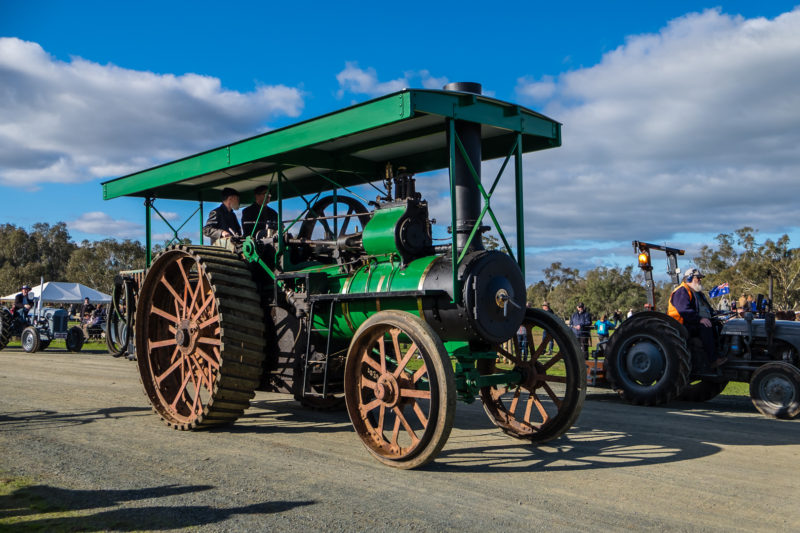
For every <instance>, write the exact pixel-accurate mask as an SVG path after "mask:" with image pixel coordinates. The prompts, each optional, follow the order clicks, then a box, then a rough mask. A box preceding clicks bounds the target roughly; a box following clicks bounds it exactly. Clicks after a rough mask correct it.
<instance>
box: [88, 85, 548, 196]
mask: <svg viewBox="0 0 800 533" xmlns="http://www.w3.org/2000/svg"><path fill="white" fill-rule="evenodd" d="M454 118H457V119H460V120H468V121H473V122H479V123H481V124H483V125H484V127H483V128H482V129H483V130H484V131H485V138H484V142H483V147H482V152H483V157H484V159H493V158H496V157H502V156H503V155H505V152H506V150H507V146H508V145H509V144H510V142H509V139H513V138H514V137H515V136H516V134H517V133H518V134H521V135H522V139H523V142H522V151H523V152H530V151H534V150H541V149H545V148H551V147H555V146H560V144H561V129H560V124H558V123H557V122H555V121H553V120H551V119H549V118H547V117H544V116H543V115H540V114H538V113H536V112H534V111H531V110H529V109H525V108H522V107H519V106H517V105H514V104H510V103H507V102H502V101H499V100H495V99H492V98H488V97H485V96H477V95H466V94H463V93H453V92H449V91H430V90H420V89H408V90H404V91H400V92H397V93H394V94H390V95H387V96H384V97H381V98H377V99H375V100H372V101H369V102H366V103H363V104H360V105H356V106H353V107H350V108H347V109H343V110H340V111H337V112H335V113H331V114H328V115H324V116H321V117H318V118H315V119H311V120H308V121H305V122H302V123H299V124H296V125H293V126H288V127H285V128H281V129H278V130H275V131H271V132H269V133H265V134H262V135H259V136H256V137H252V138H249V139H245V140H242V141H239V142H236V143H232V144H230V145H227V146H223V147H220V148H217V149H214V150H209V151H207V152H203V153H200V154H197V155H194V156H191V157H187V158H184V159H181V160H178V161H174V162H171V163H167V164H164V165H160V166H157V167H154V168H151V169H148V170H144V171H141V172H137V173H135V174H131V175H128V176H124V177H121V178H117V179H114V180H110V181H106V182H104V183H103V196H104V198H105V199H107V200H108V199H112V198H117V197H119V196H142V197H145V196H153V195H155V196H157V197H159V198H171V199H193V200H194V199H196V198H197V192H198V190H203V191H210V190H213V189H221V188H222V187H223V186H225V185H229V184H235V185H236V186H237V188H239V189H240V192H241V193H243V194H244V195H246V194H247V193H249V192H251V191H252V190H253V189H255V187H256V186H257V185H259V184H262V183H263V182H264V180H265V179H266V176H268V175H270V174H272V173H274V172H276V171H277V170H279V169H281V168H283V169H292V172H291V173H290V175H289V176H288V177H287V180H289V181H291V182H293V183H294V185H295V191H294V192H293V193H292V194H289V195H287V194H284V198H289V197H291V196H297V195H299V194H305V193H308V192H311V191H319V190H320V183H319V180H318V179H317V177H316V176H315V175H314V170H316V171H319V170H320V169H325V170H327V171H329V177H330V176H332V175H335V177H336V181H337V182H338V185H339V187H347V186H353V185H359V184H364V183H370V182H373V181H378V180H380V179H382V178H383V169H384V166H385V163H386V161H387V160H391V161H392V162H393V163H394V164H395V166H401V165H402V166H406V167H407V169H408V171H409V172H413V173H419V172H424V171H427V170H435V169H440V168H446V167H447V166H448V164H449V150H448V148H449V147H448V146H447V143H446V142H444V136H443V135H441V134H442V133H445V132H446V131H447V128H448V125H447V123H448V121H449V120H450V119H454ZM375 148H382V149H381V150H375ZM383 148H385V149H388V152H387V150H385V149H383ZM198 179H200V181H197V180H198ZM193 180H195V181H193ZM201 181H202V182H201ZM333 188H334V186H333V185H332V184H329V187H328V188H326V189H324V190H329V189H333ZM284 192H287V191H284Z"/></svg>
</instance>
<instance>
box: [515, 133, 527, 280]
mask: <svg viewBox="0 0 800 533" xmlns="http://www.w3.org/2000/svg"><path fill="white" fill-rule="evenodd" d="M514 152H515V153H514V163H515V164H514V182H515V184H516V189H515V191H514V192H515V194H516V197H517V264H518V265H519V269H520V270H521V271H522V273H523V274H524V273H525V203H524V201H523V198H522V135H521V134H517V142H516V143H515V145H514Z"/></svg>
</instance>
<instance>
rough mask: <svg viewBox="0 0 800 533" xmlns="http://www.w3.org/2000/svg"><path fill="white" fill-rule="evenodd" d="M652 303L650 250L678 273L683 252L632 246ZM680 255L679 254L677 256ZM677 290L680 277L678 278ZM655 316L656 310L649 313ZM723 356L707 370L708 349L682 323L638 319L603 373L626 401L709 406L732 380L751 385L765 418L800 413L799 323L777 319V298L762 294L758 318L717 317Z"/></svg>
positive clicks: (610, 349) (613, 343) (619, 339)
mask: <svg viewBox="0 0 800 533" xmlns="http://www.w3.org/2000/svg"><path fill="white" fill-rule="evenodd" d="M634 248H636V249H637V250H638V252H639V266H640V267H641V268H642V270H644V272H645V277H646V278H647V280H648V288H649V289H650V291H651V292H650V304H652V303H653V299H652V274H650V273H651V271H652V268H653V267H652V266H651V264H650V249H659V250H664V251H666V252H667V254H668V257H669V259H670V269H671V272H672V273H676V272H677V271H678V270H677V262H676V256H677V255H683V250H675V249H672V248H664V247H659V246H656V245H651V244H649V243H641V242H639V241H634ZM678 252H680V253H678ZM673 281H674V282H676V283H677V281H678V279H677V277H675V278H673ZM651 309H652V307H651ZM712 323H713V325H714V333H715V335H716V339H717V351H718V355H719V357H724V358H727V362H725V363H724V364H723V365H721V366H720V368H719V369H717V370H702V367H703V365H702V362H703V360H704V358H705V354H704V353H703V347H702V343H701V342H700V340H699V339H697V338H694V337H690V336H689V333H688V331H687V330H686V328H685V327H683V325H682V324H680V323H679V322H678V321H676V320H675V319H673V318H672V317H670V316H668V315H666V314H664V313H659V312H656V311H645V312H643V313H637V314H635V315H634V316H633V317H632V318H630V319H628V320H626V321H625V322H623V323H622V324H621V325H620V327H618V328H617V330H616V331H615V332H614V334H613V335H612V336H611V338H610V339H609V342H608V346H607V348H606V354H605V356H606V357H605V368H604V370H605V374H606V379H608V381H609V384H610V385H611V387H612V388H613V389H615V390H616V391H617V392H618V393H619V394H620V395H621V396H622V397H623V398H625V399H626V400H628V401H630V402H631V403H635V404H643V405H658V404H663V403H666V402H668V401H670V400H672V399H674V398H678V399H682V400H688V401H697V402H704V401H707V400H710V399H712V398H714V397H715V396H717V395H718V394H719V393H721V392H722V391H723V389H724V388H725V386H726V385H727V384H728V382H729V381H740V382H744V383H749V384H750V398H751V400H752V401H753V404H754V405H755V407H756V409H758V410H759V411H760V412H761V413H762V414H764V415H767V416H771V417H775V418H793V417H795V416H797V415H798V414H800V323H798V322H792V321H786V320H776V319H775V313H773V312H772V299H771V298H764V296H763V295H760V294H759V295H758V298H757V304H756V311H755V312H752V311H748V312H746V313H745V314H744V318H734V317H733V315H732V314H731V313H727V314H720V315H717V316H715V317H713V318H712Z"/></svg>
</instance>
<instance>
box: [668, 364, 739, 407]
mask: <svg viewBox="0 0 800 533" xmlns="http://www.w3.org/2000/svg"><path fill="white" fill-rule="evenodd" d="M703 355H705V354H703ZM727 386H728V381H727V380H726V381H709V380H707V379H700V380H697V381H693V382H691V383H689V384H688V385H687V386H686V388H685V389H683V392H682V393H681V395H680V396H679V397H678V399H679V400H683V401H687V402H707V401H708V400H712V399H714V398H716V397H717V396H719V394H720V393H721V392H722V391H723V390H725V387H727Z"/></svg>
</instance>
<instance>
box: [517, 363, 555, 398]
mask: <svg viewBox="0 0 800 533" xmlns="http://www.w3.org/2000/svg"><path fill="white" fill-rule="evenodd" d="M514 370H516V371H517V372H519V373H520V374H522V379H521V380H520V382H519V386H520V387H522V388H524V389H528V390H531V391H532V390H535V389H538V388H539V387H541V386H542V385H544V383H545V378H546V377H547V371H546V370H544V365H542V364H541V363H539V362H538V361H536V362H533V363H528V364H525V365H517V366H516V367H514Z"/></svg>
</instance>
